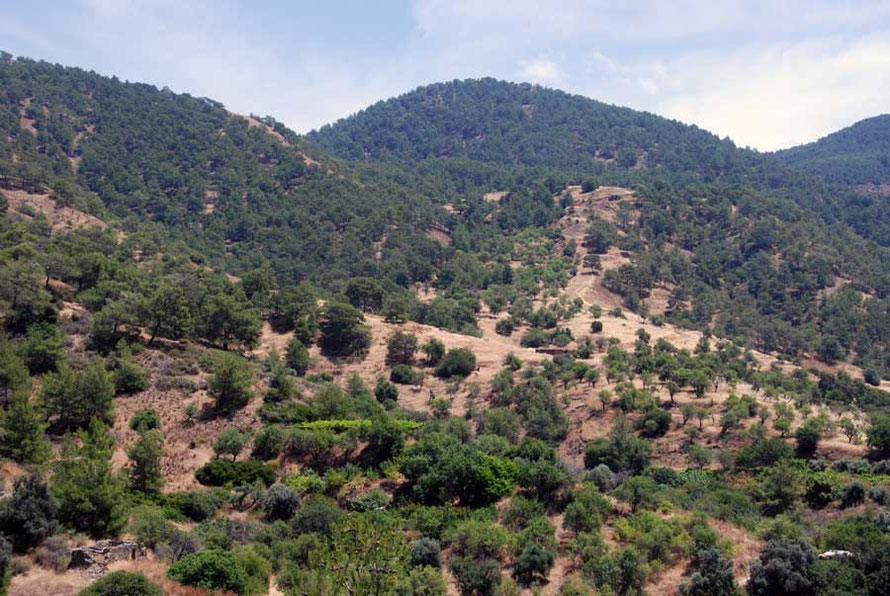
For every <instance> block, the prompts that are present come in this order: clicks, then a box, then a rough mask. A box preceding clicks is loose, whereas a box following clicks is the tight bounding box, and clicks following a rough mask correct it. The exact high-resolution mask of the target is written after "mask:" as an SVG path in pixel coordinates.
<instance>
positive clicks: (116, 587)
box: [79, 571, 163, 596]
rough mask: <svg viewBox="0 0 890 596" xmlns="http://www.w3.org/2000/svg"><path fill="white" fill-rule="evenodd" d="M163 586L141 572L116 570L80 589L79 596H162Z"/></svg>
mask: <svg viewBox="0 0 890 596" xmlns="http://www.w3.org/2000/svg"><path fill="white" fill-rule="evenodd" d="M162 594H163V592H162V591H161V587H160V586H158V585H157V584H153V583H152V582H150V581H148V578H146V577H145V576H144V575H143V574H141V573H130V572H127V571H114V572H112V573H109V574H108V575H106V576H105V577H103V578H102V579H100V580H99V581H97V582H96V583H94V584H93V585H92V586H90V587H88V588H85V589H83V590H81V591H80V593H79V596H161V595H162Z"/></svg>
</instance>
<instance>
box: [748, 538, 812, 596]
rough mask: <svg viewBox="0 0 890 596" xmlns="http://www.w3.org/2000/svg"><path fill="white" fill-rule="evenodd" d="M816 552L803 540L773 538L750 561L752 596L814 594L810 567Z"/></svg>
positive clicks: (749, 587)
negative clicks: (754, 559) (754, 558)
mask: <svg viewBox="0 0 890 596" xmlns="http://www.w3.org/2000/svg"><path fill="white" fill-rule="evenodd" d="M815 560H816V553H814V552H813V549H812V547H810V545H809V544H807V543H806V542H804V541H799V542H793V541H789V540H771V541H770V542H768V543H767V545H766V547H764V549H763V552H761V553H760V558H758V559H757V560H756V561H754V563H752V564H751V578H750V579H749V580H748V593H749V594H751V596H783V595H788V596H791V595H797V594H801V595H802V594H812V593H813V590H812V582H811V581H810V578H809V573H808V572H809V568H810V566H811V565H812V564H813V562H814V561H815Z"/></svg>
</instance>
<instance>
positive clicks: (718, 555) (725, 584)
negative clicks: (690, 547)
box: [680, 547, 739, 596]
mask: <svg viewBox="0 0 890 596" xmlns="http://www.w3.org/2000/svg"><path fill="white" fill-rule="evenodd" d="M692 568H693V570H694V571H693V572H692V574H691V575H690V576H689V582H688V583H684V584H681V585H680V593H681V594H682V595H683V596H738V594H739V587H738V585H737V584H736V581H735V573H734V570H733V567H732V561H730V560H729V559H727V558H726V556H725V555H724V554H723V553H722V552H720V550H719V549H717V548H713V547H709V548H705V549H703V550H700V551H699V552H698V553H696V555H695V558H694V559H693V562H692Z"/></svg>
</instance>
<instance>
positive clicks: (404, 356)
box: [386, 331, 417, 366]
mask: <svg viewBox="0 0 890 596" xmlns="http://www.w3.org/2000/svg"><path fill="white" fill-rule="evenodd" d="M416 353H417V336H415V335H412V334H411V333H405V332H403V331H397V332H396V333H394V334H393V335H392V337H390V338H389V340H388V341H387V342H386V363H387V364H388V365H390V366H394V365H396V364H404V365H406V366H411V365H412V364H414V355H415V354H416Z"/></svg>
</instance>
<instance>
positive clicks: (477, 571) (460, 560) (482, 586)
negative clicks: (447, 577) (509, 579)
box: [451, 557, 501, 594]
mask: <svg viewBox="0 0 890 596" xmlns="http://www.w3.org/2000/svg"><path fill="white" fill-rule="evenodd" d="M451 572H452V573H453V574H454V579H456V580H457V585H458V586H459V587H460V592H461V594H494V590H495V588H496V587H497V586H498V584H500V583H501V564H500V563H498V562H497V561H494V560H492V559H483V560H476V559H473V558H470V557H454V558H453V559H451Z"/></svg>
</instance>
